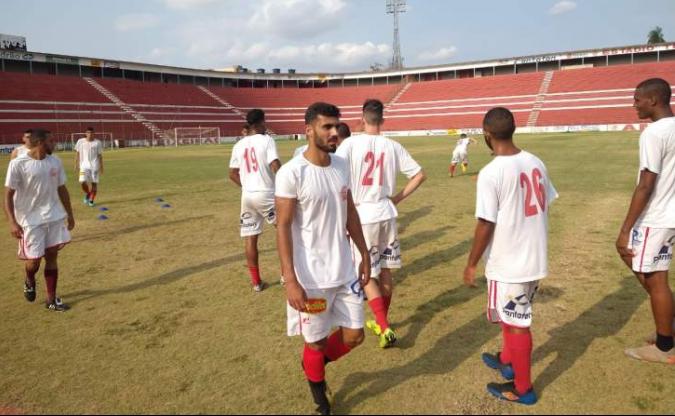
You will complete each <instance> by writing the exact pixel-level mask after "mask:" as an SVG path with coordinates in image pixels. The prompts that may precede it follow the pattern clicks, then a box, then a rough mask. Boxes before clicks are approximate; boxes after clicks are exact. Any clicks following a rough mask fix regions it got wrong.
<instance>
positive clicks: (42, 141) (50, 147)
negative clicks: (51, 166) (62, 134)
mask: <svg viewBox="0 0 675 416" xmlns="http://www.w3.org/2000/svg"><path fill="white" fill-rule="evenodd" d="M30 145H31V147H37V148H41V149H43V150H44V151H45V153H47V154H48V155H51V154H52V152H53V151H54V142H52V138H51V133H50V132H49V131H48V130H44V129H35V130H33V133H32V134H31V136H30Z"/></svg>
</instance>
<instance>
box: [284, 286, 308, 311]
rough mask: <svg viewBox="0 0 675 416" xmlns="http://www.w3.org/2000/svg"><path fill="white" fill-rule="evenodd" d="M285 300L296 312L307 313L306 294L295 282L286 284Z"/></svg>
mask: <svg viewBox="0 0 675 416" xmlns="http://www.w3.org/2000/svg"><path fill="white" fill-rule="evenodd" d="M286 299H288V304H289V305H291V308H293V309H295V310H296V311H298V312H306V311H307V293H305V289H303V288H302V286H300V284H299V283H298V282H297V281H295V280H294V281H287V282H286Z"/></svg>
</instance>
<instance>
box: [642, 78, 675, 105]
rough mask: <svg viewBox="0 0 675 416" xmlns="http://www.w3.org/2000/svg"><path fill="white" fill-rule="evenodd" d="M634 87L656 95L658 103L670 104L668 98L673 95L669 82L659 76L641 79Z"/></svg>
mask: <svg viewBox="0 0 675 416" xmlns="http://www.w3.org/2000/svg"><path fill="white" fill-rule="evenodd" d="M636 89H638V90H641V91H642V92H644V93H645V94H647V95H650V96H654V97H656V98H657V99H658V101H659V103H661V104H664V105H670V99H671V98H672V96H673V91H672V89H671V88H670V84H668V81H666V80H664V79H661V78H650V79H648V80H645V81H642V82H641V83H640V84H639V85H638V86H637V88H636Z"/></svg>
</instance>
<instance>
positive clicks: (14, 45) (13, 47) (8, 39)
mask: <svg viewBox="0 0 675 416" xmlns="http://www.w3.org/2000/svg"><path fill="white" fill-rule="evenodd" d="M0 49H5V50H8V51H17V52H26V51H27V50H28V49H26V38H24V37H23V36H13V35H5V34H4V33H0Z"/></svg>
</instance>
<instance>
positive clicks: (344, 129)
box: [293, 123, 352, 157]
mask: <svg viewBox="0 0 675 416" xmlns="http://www.w3.org/2000/svg"><path fill="white" fill-rule="evenodd" d="M337 132H338V147H339V146H340V145H341V144H342V142H343V141H344V140H345V139H347V138H349V137H351V135H352V131H351V129H350V128H349V125H348V124H347V123H339V124H338V127H337ZM308 148H309V145H307V144H306V145H304V146H300V147H298V148H297V149H295V152H294V153H293V157H296V156H298V155H301V154H303V153H305V152H306V151H307V149H308Z"/></svg>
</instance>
